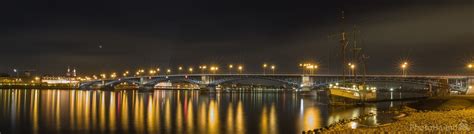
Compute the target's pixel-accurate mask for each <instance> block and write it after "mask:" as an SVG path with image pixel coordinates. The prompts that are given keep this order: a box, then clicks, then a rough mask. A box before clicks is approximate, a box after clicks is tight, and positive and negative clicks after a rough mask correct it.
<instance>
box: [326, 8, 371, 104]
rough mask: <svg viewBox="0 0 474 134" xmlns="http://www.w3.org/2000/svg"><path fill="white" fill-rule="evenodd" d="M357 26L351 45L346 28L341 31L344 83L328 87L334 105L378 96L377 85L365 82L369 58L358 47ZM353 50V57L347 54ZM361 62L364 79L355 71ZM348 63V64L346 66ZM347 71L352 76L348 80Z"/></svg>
mask: <svg viewBox="0 0 474 134" xmlns="http://www.w3.org/2000/svg"><path fill="white" fill-rule="evenodd" d="M340 21H341V25H343V24H344V11H342V16H341V20H340ZM356 31H357V30H356V28H355V26H354V31H353V32H352V35H353V42H352V43H351V44H350V45H349V42H348V39H347V37H346V32H345V30H344V28H343V29H342V31H341V33H340V46H341V58H342V59H341V60H342V79H343V80H342V82H343V83H335V84H330V85H329V87H328V96H329V98H330V100H329V102H330V104H332V105H348V104H349V105H350V104H357V103H363V102H366V101H371V100H375V99H376V97H377V92H376V90H377V89H376V87H370V86H369V85H367V84H366V82H365V75H366V66H365V65H366V64H365V61H366V59H368V56H367V55H365V54H364V53H362V48H359V47H357V40H356V33H357V32H356ZM348 49H349V51H350V52H352V55H351V56H352V57H349V58H348V56H347V55H346V52H347V51H348ZM356 64H360V65H361V68H362V71H363V72H362V73H363V76H362V80H361V81H359V80H356V79H357V78H358V77H357V72H356V71H355V65H356ZM346 65H348V66H346ZM346 72H348V73H349V74H350V75H349V77H350V78H352V79H351V80H352V81H350V80H346Z"/></svg>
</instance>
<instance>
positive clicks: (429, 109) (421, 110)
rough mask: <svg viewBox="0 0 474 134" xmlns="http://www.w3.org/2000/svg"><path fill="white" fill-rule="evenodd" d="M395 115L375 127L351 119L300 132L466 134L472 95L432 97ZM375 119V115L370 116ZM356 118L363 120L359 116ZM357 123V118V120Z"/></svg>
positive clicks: (472, 115) (473, 122) (472, 114)
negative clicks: (358, 125) (354, 124)
mask: <svg viewBox="0 0 474 134" xmlns="http://www.w3.org/2000/svg"><path fill="white" fill-rule="evenodd" d="M389 112H395V113H396V114H397V116H395V117H394V118H392V119H393V120H394V122H392V123H386V124H380V125H378V126H361V127H357V128H354V127H353V126H351V122H352V121H353V120H350V121H347V120H342V121H341V122H337V123H334V124H332V125H330V126H329V127H325V128H320V129H314V130H309V131H303V133H305V134H313V133H380V132H388V133H413V132H421V133H439V132H441V133H443V132H444V133H446V132H448V133H453V132H459V133H467V132H474V96H473V95H456V96H446V97H433V98H427V99H423V100H419V101H418V102H415V103H410V104H408V105H407V106H403V107H402V109H399V110H396V111H389ZM374 116H376V115H374ZM358 118H365V116H364V115H363V116H361V117H358ZM357 120H359V119H357Z"/></svg>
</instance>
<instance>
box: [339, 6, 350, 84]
mask: <svg viewBox="0 0 474 134" xmlns="http://www.w3.org/2000/svg"><path fill="white" fill-rule="evenodd" d="M340 24H341V28H342V30H341V40H340V45H341V58H342V64H341V65H342V79H343V81H345V80H346V64H347V59H346V49H347V44H348V42H347V39H346V31H345V30H344V10H342V11H341V18H340Z"/></svg>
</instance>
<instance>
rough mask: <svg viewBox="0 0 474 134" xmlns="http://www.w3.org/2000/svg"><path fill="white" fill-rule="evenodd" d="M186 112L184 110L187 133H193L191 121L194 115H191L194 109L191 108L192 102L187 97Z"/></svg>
mask: <svg viewBox="0 0 474 134" xmlns="http://www.w3.org/2000/svg"><path fill="white" fill-rule="evenodd" d="M187 109H188V110H187V112H186V125H187V129H186V130H188V132H187V133H193V130H194V122H193V119H194V116H193V113H194V110H193V103H192V100H191V99H189V101H188V105H187Z"/></svg>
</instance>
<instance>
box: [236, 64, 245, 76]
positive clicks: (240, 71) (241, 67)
mask: <svg viewBox="0 0 474 134" xmlns="http://www.w3.org/2000/svg"><path fill="white" fill-rule="evenodd" d="M237 69H238V70H239V73H240V74H242V70H244V67H243V66H239V67H238V68H237Z"/></svg>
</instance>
